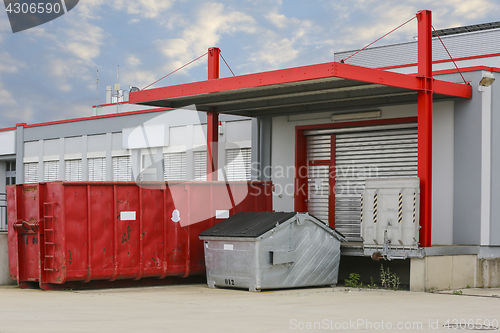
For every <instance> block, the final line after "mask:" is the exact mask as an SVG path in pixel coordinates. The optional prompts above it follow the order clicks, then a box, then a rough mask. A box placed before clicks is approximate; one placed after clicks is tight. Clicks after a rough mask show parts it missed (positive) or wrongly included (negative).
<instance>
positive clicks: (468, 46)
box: [334, 29, 500, 68]
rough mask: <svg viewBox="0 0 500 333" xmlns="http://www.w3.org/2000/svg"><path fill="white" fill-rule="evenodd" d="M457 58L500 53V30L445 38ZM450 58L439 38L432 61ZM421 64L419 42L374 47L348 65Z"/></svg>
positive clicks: (339, 55) (340, 55) (339, 56)
mask: <svg viewBox="0 0 500 333" xmlns="http://www.w3.org/2000/svg"><path fill="white" fill-rule="evenodd" d="M442 40H443V43H444V44H445V45H446V47H447V48H448V50H449V51H450V54H451V55H452V57H453V58H463V57H474V56H479V55H485V54H493V53H499V52H500V47H499V45H500V29H495V30H487V31H478V32H471V33H466V34H459V35H451V36H444V37H442ZM354 52H356V50H352V51H345V52H339V53H335V55H334V60H335V61H340V60H341V59H345V58H347V57H348V56H350V55H351V54H353V53H354ZM449 58H450V57H449V56H448V54H447V53H446V50H445V49H444V47H443V45H442V44H441V42H440V41H439V39H437V38H434V39H433V40H432V60H434V61H437V60H445V59H449ZM417 61H418V54H417V42H410V43H401V44H396V45H387V46H380V47H373V48H368V49H366V50H363V51H362V52H360V53H358V54H356V55H355V56H353V57H352V58H350V59H349V60H348V61H347V63H349V64H352V65H358V66H365V67H371V68H377V67H387V66H399V65H406V64H415V63H417Z"/></svg>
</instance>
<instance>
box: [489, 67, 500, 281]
mask: <svg viewBox="0 0 500 333" xmlns="http://www.w3.org/2000/svg"><path fill="white" fill-rule="evenodd" d="M495 76H496V81H495V82H494V83H493V85H492V86H491V88H490V89H491V90H492V91H491V97H492V104H491V106H492V108H491V201H490V204H491V216H490V218H491V226H490V245H500V205H499V204H498V203H499V202H500V172H499V170H500V74H499V73H495ZM499 285H500V284H499Z"/></svg>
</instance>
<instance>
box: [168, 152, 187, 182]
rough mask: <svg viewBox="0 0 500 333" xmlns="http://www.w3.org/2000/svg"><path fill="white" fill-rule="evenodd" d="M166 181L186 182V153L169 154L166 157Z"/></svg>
mask: <svg viewBox="0 0 500 333" xmlns="http://www.w3.org/2000/svg"><path fill="white" fill-rule="evenodd" d="M164 159H165V163H164V167H165V168H164V172H163V176H164V179H165V181H172V180H186V153H169V154H165V155H164Z"/></svg>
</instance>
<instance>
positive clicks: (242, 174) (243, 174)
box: [226, 148, 252, 180]
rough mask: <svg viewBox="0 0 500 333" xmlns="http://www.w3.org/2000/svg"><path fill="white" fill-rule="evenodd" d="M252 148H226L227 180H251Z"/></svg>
mask: <svg viewBox="0 0 500 333" xmlns="http://www.w3.org/2000/svg"><path fill="white" fill-rule="evenodd" d="M251 162H252V150H251V149H250V148H241V149H227V150H226V175H227V180H250V176H251V175H250V172H251V168H250V166H251Z"/></svg>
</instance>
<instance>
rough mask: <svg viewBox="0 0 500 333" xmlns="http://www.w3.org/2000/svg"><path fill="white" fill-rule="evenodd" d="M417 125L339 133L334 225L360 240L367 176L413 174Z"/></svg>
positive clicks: (414, 170) (415, 164)
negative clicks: (409, 127)
mask: <svg viewBox="0 0 500 333" xmlns="http://www.w3.org/2000/svg"><path fill="white" fill-rule="evenodd" d="M417 163H418V134H417V128H416V127H415V128H413V129H397V130H384V131H373V132H367V133H363V132H360V133H353V134H338V135H337V136H336V147H335V171H336V172H335V228H336V229H338V230H339V231H340V232H341V233H342V234H344V235H345V236H346V238H347V239H348V240H350V241H361V240H362V239H361V236H360V233H361V193H362V192H363V190H364V188H365V179H366V178H382V177H383V178H388V177H416V176H417V170H418V167H417Z"/></svg>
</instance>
